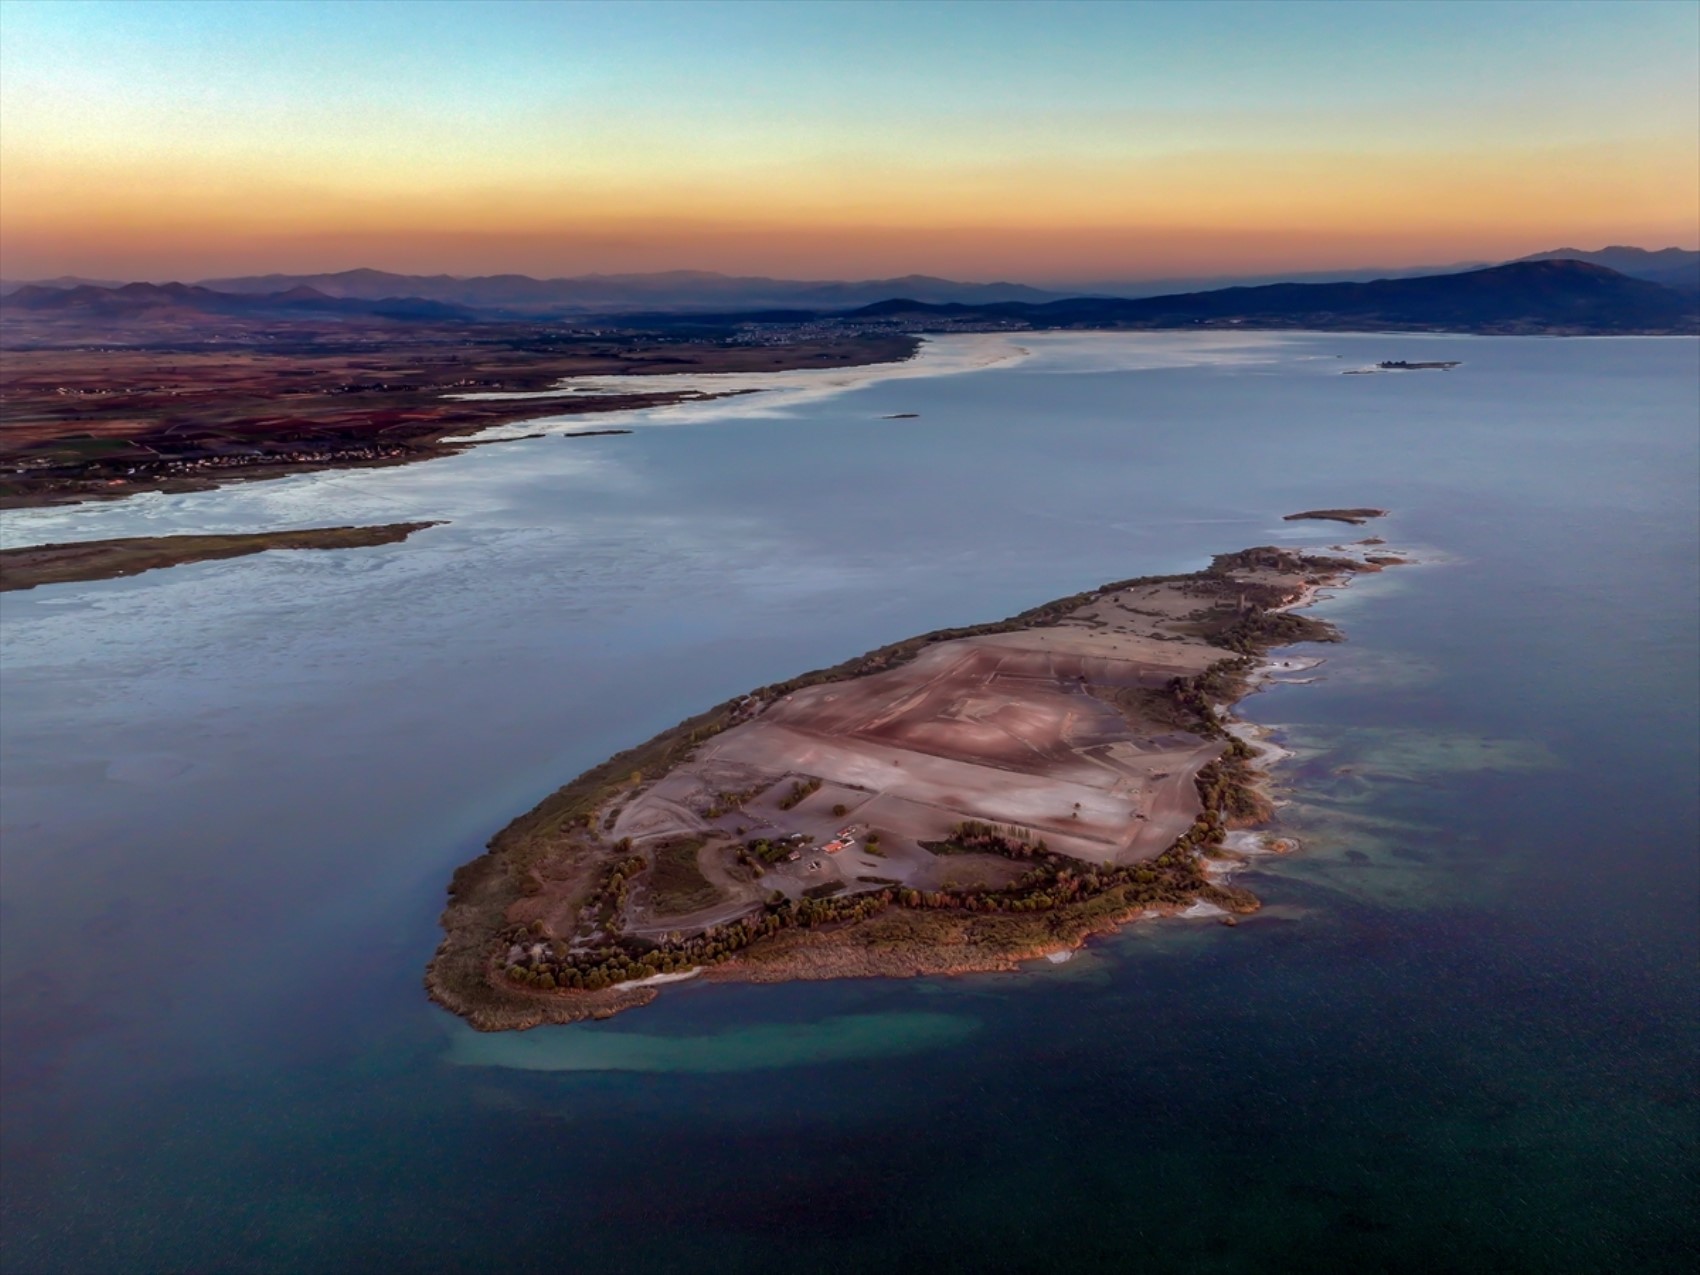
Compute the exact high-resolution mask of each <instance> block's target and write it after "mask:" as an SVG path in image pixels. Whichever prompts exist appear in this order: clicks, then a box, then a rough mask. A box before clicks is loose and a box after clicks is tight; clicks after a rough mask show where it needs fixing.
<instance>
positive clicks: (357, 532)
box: [0, 522, 443, 592]
mask: <svg viewBox="0 0 1700 1275" xmlns="http://www.w3.org/2000/svg"><path fill="white" fill-rule="evenodd" d="M442 525H443V524H442V523H440V522H392V523H386V524H384V525H383V526H376V527H313V528H308V529H306V530H300V531H261V532H256V533H253V534H249V535H234V536H223V535H212V536H130V537H127V538H124V539H118V540H83V541H78V542H74V543H71V544H46V545H29V546H27V547H24V548H19V549H0V592H4V591H5V590H8V589H33V588H35V587H36V586H37V585H40V584H66V583H70V582H73V581H83V580H111V579H114V578H116V577H118V576H133V575H140V574H141V573H142V572H143V571H155V570H158V569H159V568H161V567H175V566H181V565H182V564H183V563H186V562H206V561H209V560H211V559H214V558H240V557H243V556H245V555H247V554H250V553H264V552H266V551H267V550H269V549H360V548H364V547H366V546H368V545H390V544H396V543H398V542H399V541H402V540H406V539H407V538H408V537H409V536H411V535H412V534H413V533H414V532H416V531H423V530H424V529H425V528H427V527H439V526H442Z"/></svg>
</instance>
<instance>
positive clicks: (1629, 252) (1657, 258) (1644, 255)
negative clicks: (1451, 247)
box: [1518, 245, 1700, 292]
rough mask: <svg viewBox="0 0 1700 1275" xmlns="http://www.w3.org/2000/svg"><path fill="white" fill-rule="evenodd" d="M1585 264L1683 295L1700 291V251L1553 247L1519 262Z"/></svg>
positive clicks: (1621, 247)
mask: <svg viewBox="0 0 1700 1275" xmlns="http://www.w3.org/2000/svg"><path fill="white" fill-rule="evenodd" d="M1558 260H1564V261H1586V262H1587V263H1588V264H1589V265H1594V266H1604V267H1605V268H1606V269H1607V270H1615V271H1617V272H1618V273H1619V274H1626V275H1628V276H1629V277H1630V278H1631V279H1646V280H1648V281H1649V282H1651V283H1659V284H1663V285H1664V286H1665V287H1667V288H1675V289H1677V290H1678V291H1681V292H1700V252H1690V251H1688V249H1686V248H1658V249H1648V248H1628V247H1624V246H1622V245H1617V246H1615V247H1611V248H1601V249H1600V250H1599V251H1597V252H1585V251H1583V250H1582V249H1579V248H1554V249H1552V250H1551V251H1550V252H1537V253H1535V254H1534V255H1533V256H1529V257H1519V258H1518V261H1558Z"/></svg>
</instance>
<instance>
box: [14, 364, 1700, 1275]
mask: <svg viewBox="0 0 1700 1275" xmlns="http://www.w3.org/2000/svg"><path fill="white" fill-rule="evenodd" d="M1021 344H1022V347H1024V349H1025V350H1026V351H1028V352H1029V356H1028V357H1025V358H1020V357H1006V358H1005V361H1002V362H996V363H994V364H993V365H992V366H988V367H985V368H983V369H982V370H972V371H966V370H961V369H963V368H967V367H971V366H973V365H974V364H976V363H983V362H989V361H991V360H992V359H994V358H996V357H998V356H1000V355H1002V356H1011V355H1014V354H1015V353H1016V352H1015V351H1014V349H1013V348H1012V347H1009V346H1008V345H1007V344H1006V343H1000V342H999V341H998V340H995V339H994V340H990V341H968V340H955V341H949V342H943V343H940V344H939V346H938V348H937V350H936V351H935V354H934V355H930V356H929V357H930V358H931V359H932V361H931V362H924V363H923V364H922V365H921V366H920V367H919V368H912V369H906V370H905V374H904V375H902V376H898V377H890V378H873V379H870V380H869V381H868V383H866V384H863V385H861V386H860V387H859V388H852V389H848V390H841V391H840V392H825V391H824V390H823V391H820V392H817V391H816V390H815V389H812V388H810V386H811V385H814V384H818V383H804V384H802V385H801V387H800V388H799V389H798V390H797V391H795V392H789V393H788V392H785V391H780V392H776V393H774V394H772V395H769V396H766V397H764V396H760V395H758V396H755V397H753V398H747V399H738V400H727V401H724V402H722V403H719V404H712V405H706V406H698V407H694V408H690V409H684V410H680V411H673V412H662V413H657V414H654V415H650V416H644V417H639V418H637V419H636V420H635V421H634V422H633V423H634V425H635V427H636V429H637V432H636V433H634V434H632V435H630V436H626V437H609V438H595V439H576V440H563V439H561V438H558V437H547V438H543V439H538V440H534V441H526V442H513V443H505V444H502V445H500V446H493V447H487V448H482V449H478V450H476V451H474V452H472V453H470V454H467V455H465V456H461V457H458V458H454V459H451V460H444V461H439V462H433V463H430V464H426V465H419V466H413V467H409V468H405V469H396V470H381V471H367V472H347V473H341V474H330V475H319V476H313V477H307V478H301V479H293V480H287V481H283V482H278V483H268V484H255V485H250V486H246V487H235V488H230V489H227V490H224V491H220V492H213V493H203V494H199V495H188V496H176V497H157V498H141V499H136V500H131V501H126V502H122V503H119V504H114V505H109V506H97V507H83V508H76V509H70V510H47V511H29V512H24V513H19V514H16V515H8V516H7V519H6V522H5V536H6V542H7V543H8V544H23V543H32V542H36V541H40V540H47V539H74V538H94V537H100V536H108V535H124V534H139V533H141V532H153V533H156V534H157V533H161V532H167V531H188V530H199V529H218V530H255V529H261V528H266V527H276V526H301V525H325V524H329V523H334V522H348V521H361V522H365V521H393V520H401V519H411V518H438V517H441V518H449V519H451V520H452V521H451V525H449V526H446V527H440V528H436V529H433V530H430V531H427V532H424V533H421V534H420V535H418V536H415V537H414V538H413V539H412V540H410V541H409V542H407V543H406V544H403V545H399V546H392V547H383V548H375V549H367V550H359V551H351V552H344V553H296V554H266V555H261V556H258V557H253V558H247V559H242V560H240V561H236V562H227V563H209V564H201V565H196V566H188V567H181V568H176V569H173V570H171V571H166V572H156V573H152V574H149V575H145V576H142V577H138V578H135V579H131V580H118V581H106V582H101V583H95V584H78V585H59V586H53V587H50V588H43V589H37V590H34V591H31V592H27V593H11V594H6V595H4V597H3V598H0V619H3V621H4V647H3V656H4V670H3V671H4V679H3V684H0V694H3V696H4V700H3V704H4V713H3V715H0V744H3V746H4V754H3V763H4V765H3V771H0V780H3V783H4V799H5V804H4V816H5V841H4V856H3V858H0V996H3V1007H4V1021H3V1025H4V1051H3V1065H4V1099H5V1103H4V1128H3V1130H0V1132H3V1140H0V1156H3V1169H4V1176H3V1180H0V1182H3V1194H0V1208H3V1215H0V1256H3V1266H4V1269H5V1270H6V1271H7V1272H8V1273H11V1272H19V1273H23V1272H37V1271H41V1272H49V1271H65V1272H96V1271H116V1272H128V1271H179V1270H192V1271H233V1272H250V1271H253V1272H259V1271H302V1272H320V1271H327V1272H338V1271H366V1270H390V1271H421V1272H424V1271H440V1270H446V1271H457V1270H465V1271H478V1270H489V1269H541V1268H548V1269H562V1270H581V1269H583V1270H591V1269H601V1270H607V1271H621V1272H623V1271H649V1270H655V1271H662V1270H686V1269H689V1270H693V1271H721V1270H725V1271H734V1270H785V1271H792V1272H794V1271H799V1270H802V1271H808V1270H893V1269H911V1268H915V1267H918V1266H920V1265H922V1264H930V1265H931V1266H933V1267H934V1268H936V1269H940V1270H965V1271H967V1270H973V1271H984V1270H1034V1271H1038V1270H1050V1269H1085V1270H1092V1269H1127V1268H1130V1267H1132V1266H1134V1265H1136V1264H1137V1265H1138V1266H1139V1267H1141V1268H1144V1269H1152V1270H1177V1271H1183V1270H1184V1271H1194V1270H1198V1271H1266V1270H1282V1269H1295V1270H1297V1269H1305V1270H1319V1269H1340V1270H1387V1271H1433V1270H1464V1271H1474V1270H1481V1271H1522V1270H1528V1271H1555V1270H1564V1271H1569V1270H1576V1271H1592V1270H1614V1269H1637V1270H1667V1269H1669V1270H1687V1269H1691V1267H1692V1264H1693V1263H1694V1261H1695V1260H1696V1259H1697V1257H1700V1229H1697V1228H1696V1224H1695V1222H1694V1221H1693V1218H1694V1217H1695V1216H1700V1213H1697V1211H1696V1210H1695V1208H1694V1206H1695V1204H1696V1202H1697V1198H1700V1193H1697V1191H1696V1185H1697V1183H1696V1165H1697V1159H1696V1135H1697V1132H1700V1128H1697V1115H1700V1102H1697V1094H1700V1075H1697V1070H1696V1059H1697V1057H1700V1009H1697V1005H1700V997H1697V996H1696V992H1697V991H1700V987H1697V983H1700V979H1697V977H1696V968H1697V956H1700V951H1697V940H1696V934H1697V931H1700V866H1697V851H1696V839H1697V831H1700V828H1697V824H1700V818H1697V810H1696V802H1697V798H1696V781H1695V775H1696V773H1697V768H1700V756H1697V752H1700V749H1697V739H1696V697H1697V690H1696V682H1695V679H1696V668H1697V666H1700V643H1697V634H1696V629H1697V625H1696V606H1697V597H1700V581H1697V570H1700V567H1697V551H1696V535H1695V527H1696V518H1697V509H1696V480H1697V477H1700V459H1697V441H1696V436H1697V433H1700V430H1697V421H1700V343H1696V342H1694V341H1686V340H1573V341H1556V340H1538V339H1529V340H1522V339H1469V338H1454V337H1421V338H1418V337H1409V336H1401V337H1343V336H1311V335H1290V336H1289V335H1282V336H1268V335H1251V334H1247V335H1244V336H1236V335H1229V334H1221V335H1213V336H1207V337H1179V336H1177V337H1167V336H1165V337H1122V336H1055V337H1034V338H1025V337H1024V338H1023V339H1022V342H1021ZM1381 358H1421V359H1461V360H1463V363H1464V365H1463V366H1462V367H1461V368H1459V369H1457V370H1456V371H1455V372H1451V373H1446V374H1439V373H1435V374H1424V373H1411V374H1398V375H1374V376H1350V377H1347V376H1341V375H1339V373H1340V371H1341V370H1342V369H1344V368H1347V367H1355V366H1362V365H1365V364H1368V363H1373V362H1374V361H1375V360H1377V359H1381ZM897 412H918V413H920V416H919V418H918V419H914V420H886V419H882V418H883V417H885V416H887V415H889V414H892V413H897ZM578 425H579V426H580V427H582V420H581V421H580V422H578ZM1338 504H1351V505H1356V504H1380V505H1385V506H1387V507H1389V508H1392V509H1394V510H1395V511H1396V513H1395V516H1394V517H1393V518H1391V519H1389V520H1388V522H1387V523H1386V525H1385V526H1382V527H1378V528H1377V531H1378V532H1379V534H1382V535H1385V536H1387V537H1388V539H1389V540H1391V541H1393V542H1395V543H1396V544H1398V545H1400V546H1408V547H1412V548H1416V549H1419V550H1420V551H1421V556H1422V557H1423V559H1424V565H1421V566H1416V567H1409V568H1404V569H1401V570H1398V571H1394V572H1389V573H1387V574H1385V575H1383V576H1380V577H1376V578H1373V579H1370V580H1366V581H1363V582H1360V583H1359V584H1358V585H1355V586H1353V588H1352V589H1351V590H1350V591H1349V592H1348V593H1346V594H1345V595H1343V596H1341V597H1339V598H1336V599H1334V600H1332V601H1330V602H1327V603H1325V604H1324V610H1323V612H1322V613H1323V614H1325V615H1327V616H1328V617H1329V618H1331V619H1334V620H1336V621H1337V622H1338V623H1340V624H1341V625H1343V626H1344V627H1345V628H1346V630H1347V632H1348V634H1349V636H1350V639H1351V640H1350V642H1349V644H1348V645H1346V646H1345V647H1342V648H1328V649H1326V650H1324V651H1322V652H1321V653H1322V654H1325V655H1326V656H1327V660H1328V662H1327V663H1326V665H1324V666H1323V668H1322V669H1321V670H1320V672H1321V674H1322V676H1321V679H1320V680H1319V681H1317V682H1315V683H1314V684H1311V685H1303V686H1284V687H1279V688H1276V689H1272V690H1270V691H1268V692H1266V693H1264V694H1262V695H1259V696H1257V697H1255V698H1254V699H1253V700H1251V701H1248V703H1247V704H1246V706H1245V710H1246V713H1247V715H1248V716H1250V717H1252V718H1254V719H1256V720H1258V721H1261V722H1264V723H1266V724H1269V725H1271V726H1273V727H1275V728H1277V729H1278V731H1279V732H1280V734H1281V736H1282V737H1283V738H1284V739H1285V740H1286V742H1287V743H1288V744H1289V745H1290V746H1291V747H1292V748H1293V749H1294V752H1295V757H1294V759H1293V760H1292V761H1291V762H1290V763H1288V764H1287V765H1286V766H1285V767H1284V768H1283V771H1282V776H1283V778H1284V779H1285V780H1286V781H1287V782H1288V783H1289V784H1290V786H1291V794H1292V797H1293V801H1292V804H1291V805H1289V806H1288V807H1287V809H1286V810H1285V812H1284V815H1283V818H1284V821H1285V823H1286V824H1287V826H1288V827H1289V828H1290V829H1291V830H1293V831H1296V832H1297V833H1298V834H1299V835H1300V836H1302V837H1303V838H1304V839H1305V842H1306V849H1305V851H1304V853H1303V854H1302V855H1300V856H1298V857H1296V858H1294V859H1291V860H1287V861H1283V862H1281V863H1278V864H1274V865H1272V866H1270V867H1268V868H1266V869H1264V870H1262V871H1259V872H1257V873H1255V874H1252V875H1250V876H1248V877H1246V878H1244V880H1245V883H1246V884H1248V885H1250V886H1251V887H1252V888H1253V889H1254V890H1256V891H1257V893H1259V894H1260V895H1262V896H1263V897H1264V899H1265V900H1266V902H1267V907H1266V909H1265V911H1264V912H1263V913H1261V914H1260V915H1259V916H1258V917H1256V918H1254V919H1252V920H1250V921H1248V922H1246V923H1244V924H1241V925H1240V926H1239V927H1237V928H1236V929H1233V930H1227V929H1224V928H1222V927H1220V926H1217V925H1214V924H1210V923H1190V922H1171V923H1163V924H1157V925H1149V926H1143V927H1135V928H1133V929H1132V930H1130V931H1128V932H1127V933H1125V934H1123V935H1122V936H1119V937H1117V938H1114V939H1111V940H1108V941H1104V942H1101V943H1098V944H1096V945H1095V946H1094V947H1093V948H1092V949H1090V950H1089V951H1088V952H1087V953H1086V954H1084V955H1083V956H1081V957H1080V958H1078V959H1077V960H1075V961H1074V962H1072V963H1070V964H1068V965H1065V966H1060V967H1052V966H1045V967H1043V968H1041V969H1037V970H1033V971H1031V972H1025V973H1022V974H1018V975H1010V976H987V977H977V978H967V979H954V980H926V981H914V982H846V983H834V984H821V985H813V986H808V985H795V984H794V985H787V986H782V987H766V988H749V987H707V986H702V987H698V986H693V985H688V984H687V985H683V986H680V987H677V988H673V989H669V990H668V991H667V992H666V993H665V994H664V995H663V996H662V998H661V999H660V1000H659V1001H658V1002H657V1003H656V1004H655V1005H653V1006H651V1007H650V1008H648V1009H645V1010H643V1011H640V1012H637V1013H634V1014H629V1015H626V1016H623V1017H621V1018H619V1019H617V1020H615V1021H613V1022H611V1023H606V1024H596V1025H589V1026H579V1027H573V1028H554V1029H542V1030H538V1031H535V1032H530V1033H524V1034H519V1035H515V1034H507V1035H502V1036H497V1037H480V1036H477V1035H476V1034H474V1033H471V1032H468V1031H465V1030H463V1029H462V1028H461V1027H460V1025H459V1024H458V1023H457V1022H456V1021H454V1020H453V1019H451V1018H449V1017H448V1016H446V1015H444V1014H442V1013H440V1012H439V1011H437V1010H435V1009H434V1008H432V1007H431V1006H430V1005H429V1004H428V1003H426V1002H425V1000H424V997H423V994H422V992H421V989H420V973H421V969H422V967H423V965H424V962H425V961H426V960H427V958H428V957H429V955H430V953H431V951H432V949H433V948H434V946H435V943H436V934H437V931H436V914H437V911H438V910H439V907H440V905H441V901H442V891H443V887H444V884H445V882H446V881H447V879H448V876H449V874H450V872H451V871H452V870H453V868H454V867H455V866H456V865H457V864H459V863H460V862H462V861H464V860H465V859H467V858H469V857H471V856H472V855H473V854H474V853H476V852H477V850H478V849H479V848H480V846H481V845H482V843H483V841H484V840H485V838H487V837H488V836H489V834H490V833H491V832H492V831H493V830H494V829H496V828H497V827H499V826H500V825H501V824H502V823H503V822H504V821H505V820H507V819H508V818H510V817H512V816H513V815H514V814H517V813H519V812H520V811H522V810H524V809H525V808H527V807H528V806H529V805H530V804H532V803H533V802H535V801H536V800H537V799H538V798H540V797H541V796H542V795H544V794H545V793H546V792H548V791H549V790H550V789H551V788H553V787H554V786H555V785H557V784H559V783H560V782H562V781H564V780H565V779H567V778H569V777H570V776H571V775H573V774H575V773H577V771H579V770H580V769H582V768H584V767H585V766H588V765H590V764H593V763H595V762H597V761H599V760H601V759H602V757H604V756H605V755H607V754H608V753H609V752H611V751H613V750H615V749H617V748H620V747H622V746H625V745H628V744H630V743H633V742H635V741H637V740H640V739H642V738H645V737H647V736H648V735H649V734H651V733H653V732H654V731H656V730H658V729H660V728H662V727H665V726H667V725H670V724H672V723H673V722H674V721H676V720H678V719H680V718H681V717H684V716H686V715H688V714H689V713H691V712H693V711H695V710H697V709H699V708H701V707H703V706H704V705H707V704H709V703H712V702H715V701H718V700H720V699H724V698H726V697H727V696H729V695H732V694H735V693H738V692H741V691H743V690H746V689H748V688H749V687H750V686H753V685H756V684H760V683H763V682H767V681H772V680H774V679H776V678H779V677H782V676H785V675H788V674H791V673H794V672H797V671H800V670H802V669H804V668H809V667H816V666H819V665H823V664H827V663H831V662H834V661H837V660H839V659H842V658H844V657H846V656H849V655H851V654H854V653H857V652H860V651H862V650H865V649H867V648H869V647H871V646H874V645H877V644H879V643H881V642H884V641H887V640H890V639H892V638H896V637H900V636H903V635H906V634H909V633H912V632H917V631H920V630H923V629H926V628H931V627H935V626H938V625H942V624H950V623H959V622H966V621H975V620H983V619H987V618H991V617H995V616H999V615H1003V614H1008V613H1010V612H1013V611H1015V610H1019V609H1021V608H1023V607H1025V606H1028V605H1031V604H1033V603H1036V602H1039V601H1042V600H1045V599H1048V598H1051V597H1054V596H1058V595H1061V594H1064V593H1067V592H1072V591H1074V590H1077V589H1080V588H1083V587H1089V586H1091V585H1094V584H1097V583H1099V582H1101V581H1103V580H1106V579H1111V578H1117V577H1122V576H1127V575H1133V574H1138V573H1143V572H1155V571H1171V570H1186V569H1191V568H1193V567H1196V566H1198V565H1200V564H1201V563H1202V562H1203V561H1204V560H1205V559H1206V557H1207V556H1208V555H1209V554H1210V553H1212V552H1217V551H1222V550H1229V549H1237V548H1241V547H1243V546H1246V545H1249V544H1256V543H1266V542H1269V541H1272V540H1280V541H1282V542H1284V543H1314V544H1328V543H1332V542H1338V540H1339V539H1340V538H1341V537H1342V536H1343V535H1346V534H1347V531H1348V529H1341V528H1337V527H1336V528H1332V529H1331V528H1330V527H1329V526H1327V525H1324V524H1285V523H1282V522H1280V521H1279V515H1280V514H1282V513H1285V512H1289V511H1291V510H1293V509H1299V508H1306V507H1313V506H1319V505H1338ZM1352 534H1362V533H1352Z"/></svg>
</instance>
